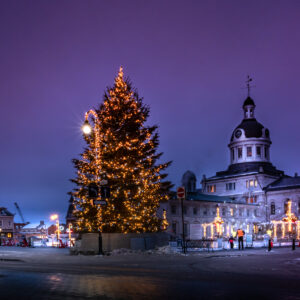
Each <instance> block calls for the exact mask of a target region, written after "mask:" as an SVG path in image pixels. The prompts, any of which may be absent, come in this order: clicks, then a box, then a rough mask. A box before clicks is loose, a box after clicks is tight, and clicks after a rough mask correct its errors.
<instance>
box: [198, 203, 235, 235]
mask: <svg viewBox="0 0 300 300" xmlns="http://www.w3.org/2000/svg"><path fill="white" fill-rule="evenodd" d="M223 223H224V221H223V219H222V218H221V217H220V207H217V215H216V217H215V218H214V220H213V221H212V222H211V223H206V224H202V226H203V236H204V237H205V238H206V227H207V226H210V237H211V239H212V238H213V237H214V226H216V232H217V234H218V235H222V232H223V230H222V224H223ZM228 228H229V227H228ZM227 232H229V231H228V230H227Z"/></svg>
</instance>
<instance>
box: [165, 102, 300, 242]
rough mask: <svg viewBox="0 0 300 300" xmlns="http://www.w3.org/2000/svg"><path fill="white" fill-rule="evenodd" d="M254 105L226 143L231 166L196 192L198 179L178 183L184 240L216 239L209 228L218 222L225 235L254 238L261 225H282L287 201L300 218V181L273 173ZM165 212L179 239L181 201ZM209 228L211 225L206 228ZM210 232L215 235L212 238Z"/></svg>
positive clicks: (188, 176)
mask: <svg viewBox="0 0 300 300" xmlns="http://www.w3.org/2000/svg"><path fill="white" fill-rule="evenodd" d="M255 107H256V106H255V103H254V101H253V99H251V98H250V97H247V99H246V100H245V101H244V104H243V111H244V118H243V120H242V122H241V123H240V124H239V125H238V126H237V127H236V128H235V129H234V130H233V132H232V135H231V139H230V142H229V145H228V147H229V153H230V165H229V167H228V169H227V170H225V171H220V172H217V173H216V174H215V175H214V176H212V177H209V178H206V177H205V175H204V176H203V178H202V181H201V184H202V188H201V189H200V190H196V176H195V174H193V173H192V172H191V171H187V172H186V173H185V174H184V175H183V177H182V185H183V186H185V188H186V191H187V195H186V200H185V201H184V217H185V232H186V233H187V237H188V238H192V239H193V238H202V237H204V236H206V237H212V236H215V233H216V228H215V227H214V226H211V224H212V222H214V220H215V219H216V217H218V216H219V217H220V218H221V219H222V221H223V222H224V223H222V226H221V229H220V230H222V234H223V235H227V236H228V235H231V234H232V233H233V232H235V231H236V230H237V229H238V228H242V229H243V230H244V231H245V232H249V233H252V232H257V230H259V228H260V227H259V226H261V224H269V223H270V221H272V220H281V219H282V218H283V217H284V216H285V214H286V212H287V203H288V201H291V203H292V205H291V207H292V213H294V214H295V215H296V216H297V217H298V218H299V215H300V177H299V176H298V175H297V174H295V177H290V176H287V175H285V174H284V172H283V171H281V170H278V169H276V167H274V166H273V165H272V163H271V160H270V146H271V144H272V142H271V139H270V131H269V129H267V128H266V127H264V126H263V125H262V124H260V123H259V122H258V121H257V120H256V119H255V114H254V113H255ZM161 209H166V211H167V220H168V222H169V227H168V232H170V233H171V234H173V235H174V236H181V234H182V229H181V228H182V221H181V207H180V202H179V200H177V199H176V195H174V197H173V199H171V200H170V201H169V202H168V203H165V204H162V206H161ZM208 224H209V225H208ZM212 231H214V232H212Z"/></svg>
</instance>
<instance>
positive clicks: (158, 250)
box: [110, 245, 178, 255]
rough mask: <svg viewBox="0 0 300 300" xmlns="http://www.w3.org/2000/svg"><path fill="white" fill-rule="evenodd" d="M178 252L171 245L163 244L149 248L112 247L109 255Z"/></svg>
mask: <svg viewBox="0 0 300 300" xmlns="http://www.w3.org/2000/svg"><path fill="white" fill-rule="evenodd" d="M176 253H178V251H177V249H174V248H172V247H170V246H169V245H168V246H163V247H159V248H155V249H151V250H144V251H143V250H131V249H126V248H120V249H114V250H113V251H112V252H110V255H128V254H158V255H164V254H176Z"/></svg>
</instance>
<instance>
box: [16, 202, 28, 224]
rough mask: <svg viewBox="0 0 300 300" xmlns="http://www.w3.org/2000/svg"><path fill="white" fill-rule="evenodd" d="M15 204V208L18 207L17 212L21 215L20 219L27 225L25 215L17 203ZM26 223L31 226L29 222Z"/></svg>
mask: <svg viewBox="0 0 300 300" xmlns="http://www.w3.org/2000/svg"><path fill="white" fill-rule="evenodd" d="M14 204H15V207H16V209H17V211H18V213H19V215H20V217H21V220H22V222H23V223H24V224H25V220H24V217H23V214H22V212H21V209H20V207H19V205H18V203H17V202H15V203H14ZM26 223H27V224H29V222H26Z"/></svg>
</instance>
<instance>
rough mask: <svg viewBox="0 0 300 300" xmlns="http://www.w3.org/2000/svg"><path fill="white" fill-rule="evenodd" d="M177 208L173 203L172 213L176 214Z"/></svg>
mask: <svg viewBox="0 0 300 300" xmlns="http://www.w3.org/2000/svg"><path fill="white" fill-rule="evenodd" d="M176 210H177V207H176V205H172V206H171V213H172V215H176Z"/></svg>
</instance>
